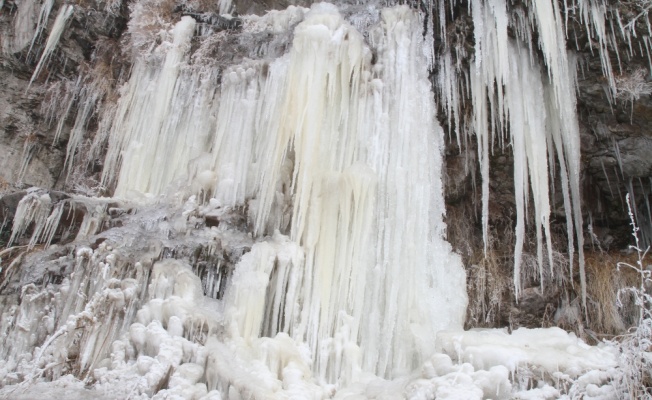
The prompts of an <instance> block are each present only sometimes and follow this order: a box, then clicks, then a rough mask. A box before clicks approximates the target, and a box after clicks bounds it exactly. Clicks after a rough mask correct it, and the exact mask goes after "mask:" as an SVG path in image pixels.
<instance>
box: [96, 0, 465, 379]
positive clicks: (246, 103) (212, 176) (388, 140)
mask: <svg viewBox="0 0 652 400" xmlns="http://www.w3.org/2000/svg"><path fill="white" fill-rule="evenodd" d="M290 12H295V13H296V12H297V9H293V10H290V11H288V12H287V13H290ZM301 12H306V11H301ZM269 18H272V17H269ZM192 24H193V22H192V20H191V19H189V18H184V19H183V20H182V21H181V22H179V23H178V24H177V26H176V27H175V28H174V43H172V44H168V43H165V44H164V45H162V46H160V47H159V49H157V50H156V52H162V55H161V56H160V59H164V60H165V61H164V62H163V61H161V62H160V63H159V64H156V63H152V62H149V63H146V62H144V61H138V62H137V63H136V66H135V67H134V70H133V73H132V78H131V80H130V81H129V83H128V84H127V86H125V88H124V89H123V97H122V99H121V100H120V103H119V106H118V112H117V116H116V119H115V123H114V126H113V128H112V133H111V137H110V145H109V153H108V156H107V161H106V167H105V170H104V179H105V181H106V182H111V181H113V180H114V179H115V180H116V181H117V185H116V195H117V196H126V197H131V198H133V197H134V196H135V197H139V196H140V194H145V193H148V194H150V195H155V196H158V195H160V194H163V193H167V192H169V191H171V190H178V189H179V188H181V187H182V186H180V185H182V184H183V182H186V184H187V183H190V186H191V187H190V188H188V189H189V190H190V192H189V193H188V194H190V193H196V194H200V195H201V196H204V197H208V196H210V197H212V198H213V199H214V200H212V203H211V204H219V205H223V206H236V205H242V204H245V203H246V202H248V204H249V207H250V214H251V217H252V220H253V221H255V223H254V225H255V226H254V229H255V232H256V233H257V234H258V235H259V237H260V239H259V241H258V243H256V244H255V245H254V247H253V249H252V251H251V253H249V254H247V255H246V256H245V257H243V259H242V261H241V262H240V263H239V264H238V265H237V266H236V270H235V272H234V276H233V281H232V283H231V286H230V287H229V289H227V293H226V295H225V300H224V306H225V312H226V315H227V320H230V321H232V322H231V323H230V324H229V332H230V335H231V337H232V338H233V340H236V339H237V338H241V339H242V340H245V341H246V342H247V343H249V344H250V345H252V346H254V347H255V346H256V345H255V343H258V342H259V341H260V340H262V339H260V336H261V335H262V336H268V337H274V336H276V335H277V334H283V335H289V337H291V338H292V339H294V340H295V341H296V342H297V343H305V344H307V346H308V348H309V351H310V359H311V360H312V364H313V365H312V369H313V371H314V373H315V374H316V378H317V379H318V380H319V381H320V382H324V383H326V382H331V383H339V384H347V383H350V382H352V380H353V379H354V378H355V377H357V376H358V375H359V374H360V373H361V371H367V372H373V373H375V374H377V375H380V376H386V377H392V376H398V375H401V374H403V373H407V372H409V371H411V370H413V369H415V368H417V367H418V366H419V365H421V363H422V362H423V357H424V356H426V355H428V354H431V353H432V352H433V351H434V350H435V349H434V340H432V338H433V337H434V334H435V333H436V332H437V331H440V330H442V329H459V328H461V327H462V324H463V321H464V313H465V307H466V295H465V292H466V291H465V276H464V270H463V267H462V265H461V261H460V259H459V257H458V256H457V255H455V254H454V253H452V251H451V248H450V245H449V244H448V243H447V242H446V241H445V240H444V239H443V235H444V231H445V225H444V223H443V214H444V212H445V210H444V202H443V195H442V190H443V188H442V183H441V166H442V157H441V151H442V141H443V137H442V136H443V133H442V130H441V128H440V127H439V125H438V124H437V122H436V120H435V107H434V103H433V100H432V92H431V89H430V88H431V86H430V82H429V80H428V75H427V70H426V67H427V66H428V65H430V60H428V59H427V58H426V56H425V55H424V54H429V52H428V51H426V50H427V49H426V47H425V44H424V41H423V37H422V36H421V27H422V22H421V20H420V18H419V17H418V15H417V14H415V13H414V12H413V11H412V10H410V9H409V8H407V7H397V8H392V9H386V10H383V11H382V16H381V21H380V23H379V24H378V25H377V26H373V27H371V28H370V30H369V32H367V35H368V37H369V45H368V44H366V43H365V41H364V39H363V36H362V34H361V33H360V32H358V31H357V30H356V29H355V28H353V27H352V26H351V25H350V24H349V23H347V22H346V21H345V20H344V19H343V18H342V16H341V15H340V14H339V12H338V10H337V9H336V8H335V7H334V6H330V5H326V4H321V5H317V6H314V7H313V9H312V10H310V11H309V12H306V14H305V18H304V20H303V22H301V23H300V24H299V25H298V26H297V27H296V28H295V30H294V41H293V43H292V48H291V50H290V52H289V54H286V55H285V56H282V57H280V58H278V59H276V60H274V61H272V62H263V61H245V62H244V63H243V64H241V65H237V66H233V67H230V68H228V69H227V70H226V71H224V72H223V73H222V74H221V84H218V80H217V79H216V76H217V74H216V73H215V72H212V71H211V70H210V69H207V68H202V67H198V66H194V65H192V66H191V65H189V66H187V67H184V62H185V61H184V58H185V57H186V56H184V54H185V52H186V51H187V48H188V47H187V45H186V44H185V43H188V40H189V38H190V36H191V35H192ZM369 46H371V47H373V48H374V49H375V50H376V51H377V54H378V57H377V61H376V62H375V64H372V63H371V59H372V56H371V50H370V47H369ZM163 54H165V55H163ZM149 88H152V89H149ZM118 167H119V171H120V172H119V175H117V176H114V175H113V174H115V172H114V171H116V170H117V169H118ZM116 178H117V179H116ZM139 193H140V194H139ZM275 230H280V232H282V233H286V234H287V235H288V236H289V238H287V237H285V236H283V235H281V234H279V233H276V234H275V235H274V236H273V238H270V237H263V235H264V234H265V233H267V234H272V233H274V231H275ZM238 340H240V339H238ZM215 368H217V367H215Z"/></svg>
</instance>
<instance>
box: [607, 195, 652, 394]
mask: <svg viewBox="0 0 652 400" xmlns="http://www.w3.org/2000/svg"><path fill="white" fill-rule="evenodd" d="M627 204H628V207H629V217H630V220H631V221H632V222H631V225H632V235H633V236H634V240H635V245H633V246H631V249H632V250H634V251H636V253H637V255H638V260H637V261H636V264H635V265H634V264H630V263H625V262H619V263H618V269H622V268H631V269H633V270H634V271H636V272H637V273H638V275H639V278H640V279H639V286H638V287H628V288H624V289H621V290H620V291H619V293H618V305H619V306H621V305H622V303H623V301H622V300H623V299H624V297H630V298H631V299H632V300H633V302H634V304H636V306H637V307H638V310H639V316H638V324H637V325H636V326H634V327H632V328H631V329H630V330H629V331H628V332H627V333H626V334H624V335H622V336H621V337H618V338H616V339H615V340H613V341H611V342H610V343H611V344H613V345H615V346H616V347H617V348H618V350H619V353H620V357H619V359H618V367H619V371H618V373H617V374H616V377H615V382H614V386H616V388H617V390H618V392H619V394H620V396H621V397H622V398H630V399H652V296H651V295H650V290H649V289H650V287H652V277H651V274H652V271H651V270H650V269H649V266H645V265H644V263H643V261H644V259H645V256H646V255H647V251H648V250H649V248H647V249H645V250H643V249H641V248H640V246H639V239H638V230H639V228H638V227H637V226H636V222H635V220H634V215H633V212H632V208H631V205H630V202H629V194H628V195H627Z"/></svg>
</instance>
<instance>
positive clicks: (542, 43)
mask: <svg viewBox="0 0 652 400" xmlns="http://www.w3.org/2000/svg"><path fill="white" fill-rule="evenodd" d="M553 3H554V2H548V1H544V2H536V4H535V7H534V16H535V21H536V24H535V26H536V28H537V32H538V37H539V47H540V48H541V50H542V52H543V54H544V63H543V67H544V68H545V71H547V74H546V73H545V72H544V73H541V72H540V71H539V69H540V67H539V65H538V64H539V62H538V61H537V60H536V59H535V58H533V54H532V48H533V46H532V43H531V42H530V41H531V40H532V36H533V35H532V33H531V32H530V30H531V29H532V27H530V26H529V25H528V24H527V23H525V22H523V21H519V20H518V19H517V20H516V21H513V20H511V19H509V18H508V15H507V5H506V4H505V2H503V1H501V0H491V1H480V0H478V1H474V2H473V3H472V5H471V7H472V15H473V21H474V32H475V38H476V53H475V57H474V61H473V66H472V68H471V93H472V101H473V120H472V123H473V132H474V133H475V135H476V137H477V142H478V159H479V162H480V171H481V173H482V203H483V204H482V224H483V236H484V240H485V249H486V246H487V240H488V222H489V221H488V212H489V208H488V204H489V154H490V153H491V151H492V148H493V146H495V145H496V144H499V145H500V146H502V147H504V146H505V145H506V144H509V145H510V146H511V147H512V148H513V154H514V193H515V198H516V208H517V217H516V219H517V223H516V242H515V250H514V286H515V291H516V296H517V297H518V295H519V292H520V290H521V282H520V275H521V271H520V268H521V256H522V251H523V245H524V237H525V221H526V214H527V212H528V200H529V199H530V190H531V193H532V199H533V200H534V214H535V219H534V224H535V228H536V233H537V260H538V264H539V268H542V266H543V265H544V260H543V253H544V245H543V241H544V238H545V249H547V255H548V257H547V258H548V264H549V265H550V266H551V268H552V263H553V261H552V244H551V237H550V221H549V220H550V194H549V189H548V187H549V185H550V181H551V173H550V172H549V171H551V170H553V171H554V169H555V159H554V157H553V154H555V153H556V155H557V162H558V164H559V168H560V171H561V172H560V175H561V181H562V185H561V186H562V191H563V197H564V205H565V210H566V217H567V226H568V237H569V239H568V241H569V243H568V252H569V258H570V259H571V260H573V254H574V246H575V240H574V238H575V237H576V238H577V246H578V251H579V266H580V276H581V287H582V293H583V295H582V297H583V303H584V304H585V301H586V299H585V297H586V289H585V278H584V256H583V239H582V238H583V232H582V215H581V209H580V182H579V179H580V176H579V174H580V171H579V168H580V166H579V155H580V148H579V126H578V120H577V115H576V111H575V85H576V82H575V64H574V62H573V58H572V57H571V56H569V55H568V54H567V53H566V46H565V38H564V32H563V24H562V21H561V14H560V11H559V10H558V9H557V5H556V3H554V4H553ZM518 22H521V23H520V25H519V26H518V29H516V32H517V33H518V35H517V38H515V39H513V38H509V37H508V34H507V31H508V27H509V26H510V24H513V23H518ZM444 74H445V71H444ZM440 79H441V78H440ZM449 97H450V95H449ZM540 99H549V101H547V102H545V108H543V109H542V108H541V104H540V103H539V102H538V100H540ZM487 100H488V101H487ZM449 108H450V106H449ZM505 135H508V136H507V137H506V139H507V142H505V141H504V140H505V139H504V138H505ZM573 226H574V227H575V229H574V230H573ZM572 265H573V263H572V262H571V266H572ZM571 275H572V270H571ZM540 276H541V277H542V278H543V273H542V272H541V271H540ZM541 284H542V285H544V282H543V279H541Z"/></svg>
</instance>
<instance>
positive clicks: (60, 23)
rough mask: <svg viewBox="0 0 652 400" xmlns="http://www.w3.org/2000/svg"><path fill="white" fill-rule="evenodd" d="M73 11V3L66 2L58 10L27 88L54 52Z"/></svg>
mask: <svg viewBox="0 0 652 400" xmlns="http://www.w3.org/2000/svg"><path fill="white" fill-rule="evenodd" d="M73 11H75V7H74V6H73V5H66V4H64V5H63V6H62V7H61V9H60V10H59V14H57V18H56V19H55V20H54V25H52V30H51V31H50V36H48V40H47V42H46V43H45V49H43V54H41V58H40V59H39V61H38V64H36V68H35V69H34V73H33V74H32V77H31V78H30V80H29V85H28V89H29V86H31V85H32V83H33V82H34V79H36V78H37V77H38V75H39V74H40V73H41V69H42V68H44V67H45V66H46V64H47V63H48V61H49V60H50V56H51V55H52V52H54V49H55V48H56V47H57V44H59V39H60V38H61V34H62V33H63V30H64V29H65V28H66V23H67V22H68V18H70V16H71V15H72V13H73Z"/></svg>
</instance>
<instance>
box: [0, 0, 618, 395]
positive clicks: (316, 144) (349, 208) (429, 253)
mask: <svg viewBox="0 0 652 400" xmlns="http://www.w3.org/2000/svg"><path fill="white" fill-rule="evenodd" d="M141 3H143V4H141ZM145 3H146V2H145V1H143V2H137V4H135V5H134V6H133V9H132V21H130V30H131V31H130V33H131V35H132V36H131V40H132V44H133V45H134V50H135V51H134V57H135V59H134V62H133V67H132V70H131V75H130V78H129V80H128V81H127V82H126V83H125V84H124V86H122V87H121V88H120V93H119V100H117V103H116V104H115V105H113V106H107V108H106V109H105V111H104V114H103V115H101V116H100V117H101V121H100V122H99V125H100V128H99V132H98V134H97V135H96V137H95V143H93V144H92V145H91V153H92V154H94V155H97V154H99V152H100V151H99V150H98V149H101V148H102V147H103V146H104V145H105V144H106V146H107V154H106V158H105V160H104V169H103V172H102V184H103V185H104V186H106V187H109V188H115V190H114V192H113V197H112V198H85V197H81V196H79V197H74V198H67V199H65V200H60V201H53V199H52V197H51V194H48V193H47V192H45V191H40V190H37V189H30V190H29V191H28V193H27V194H26V196H25V197H24V198H23V199H22V200H21V201H20V203H19V205H18V207H17V210H16V215H15V217H14V223H13V228H12V232H11V238H10V242H11V243H13V242H15V241H17V240H18V239H19V238H21V237H23V236H24V235H25V234H26V233H27V232H30V230H31V235H32V236H31V238H30V240H29V242H28V245H27V248H28V249H32V248H34V247H35V246H36V245H38V244H42V245H43V251H42V252H34V253H30V252H28V251H27V250H28V249H23V248H22V247H20V246H16V247H14V248H11V249H8V250H5V251H3V252H2V253H0V256H3V255H5V256H7V257H13V258H11V259H12V262H11V263H10V264H9V265H8V266H5V265H4V264H2V268H3V269H4V281H3V282H0V288H2V287H4V285H6V284H7V282H8V280H9V278H11V277H13V276H20V279H19V281H20V282H38V285H37V284H35V283H30V284H27V285H23V286H22V287H21V288H20V290H16V291H15V293H12V294H11V295H8V296H5V297H3V298H2V301H3V304H0V306H1V307H0V310H1V312H2V317H1V319H0V331H1V332H2V337H3V339H2V346H1V347H0V355H1V356H2V357H0V382H2V384H4V385H7V386H6V387H5V388H3V389H2V392H0V393H1V394H2V395H7V396H13V397H15V398H21V396H25V397H27V398H29V396H32V395H34V393H38V392H39V391H40V390H53V391H54V392H53V393H65V394H66V395H67V396H68V398H71V397H72V398H75V397H76V398H84V397H88V396H105V397H107V398H143V399H144V398H161V399H163V398H184V399H277V398H278V399H288V398H297V399H308V398H311V399H321V398H383V396H387V397H391V396H394V397H407V398H415V399H428V398H467V399H471V398H511V397H513V396H520V397H521V398H555V397H559V396H560V395H561V392H560V391H559V390H558V389H556V388H555V387H553V386H552V385H553V384H554V381H555V380H556V381H560V380H566V381H567V382H569V383H568V384H567V386H568V387H570V388H571V389H569V390H568V391H566V392H565V393H569V392H572V390H576V391H577V393H582V394H588V395H590V396H596V397H597V396H598V395H600V394H601V393H602V394H604V395H605V396H606V395H609V394H610V393H611V394H613V393H614V390H615V389H614V388H613V387H611V386H610V385H609V380H610V379H612V378H613V375H610V372H609V371H611V370H612V369H613V368H614V366H615V364H616V363H617V361H616V358H617V355H615V354H614V353H613V352H610V350H609V349H603V348H600V347H589V346H586V345H585V344H584V343H583V342H581V341H580V340H579V339H577V338H575V337H574V336H573V335H572V334H568V333H565V332H563V331H561V330H558V329H548V330H525V329H523V330H518V331H515V332H513V333H512V335H511V336H510V335H507V334H506V333H505V332H502V331H486V332H478V331H470V332H463V331H462V327H463V322H464V315H465V309H466V305H467V299H466V282H465V273H464V268H463V266H462V263H461V259H460V257H459V256H458V255H456V254H455V253H454V252H453V251H452V250H451V247H450V245H449V244H448V243H447V242H446V241H445V239H444V235H445V229H446V226H445V224H444V222H443V217H444V213H445V209H444V201H443V187H442V180H441V175H442V171H441V169H442V154H441V153H442V146H443V137H444V132H443V130H442V128H441V127H440V126H439V124H438V122H437V120H436V106H435V102H434V97H433V93H432V91H431V82H430V80H429V68H431V67H433V66H435V65H437V66H438V68H439V70H440V75H439V79H438V85H439V86H438V88H437V89H438V94H439V97H440V98H441V101H442V103H443V104H442V108H444V109H445V110H446V111H447V112H448V121H449V125H453V126H454V127H455V129H456V132H457V134H458V137H457V140H458V142H461V141H462V140H465V141H466V140H467V139H468V138H466V137H463V134H464V135H466V134H474V135H475V136H476V138H477V142H478V157H479V161H480V164H481V172H482V175H483V178H484V179H483V188H482V197H483V203H484V205H483V225H484V230H485V235H487V224H488V195H489V186H488V185H489V183H488V173H489V171H488V168H489V154H490V152H491V151H492V147H493V146H495V145H496V144H500V145H507V144H509V145H511V146H512V148H513V152H514V163H515V168H514V170H515V175H514V181H515V188H516V189H515V193H516V203H517V212H518V215H517V227H516V251H515V274H514V276H515V282H514V284H515V287H516V290H517V293H518V290H519V289H520V282H519V277H520V273H519V265H520V254H521V251H522V246H523V240H524V239H523V238H524V232H525V218H526V215H527V213H526V211H527V202H528V201H530V199H532V201H533V203H534V204H533V205H534V214H535V219H534V221H535V222H534V224H535V228H536V232H537V241H538V245H539V253H538V264H539V266H541V265H544V251H545V253H546V255H547V258H548V259H549V263H550V264H552V246H551V242H550V234H549V229H550V228H549V217H550V194H549V192H548V191H549V189H548V188H549V185H550V180H551V177H550V175H551V173H550V172H549V171H550V170H554V168H555V167H554V164H555V163H558V168H559V175H560V178H561V181H562V190H563V196H564V202H565V205H566V213H567V214H566V215H567V220H568V226H569V231H568V236H569V252H570V253H571V259H572V258H573V255H572V252H573V248H574V245H575V244H574V242H573V240H574V237H576V239H577V242H578V243H577V245H578V248H579V252H580V257H579V259H580V269H581V270H582V274H583V261H582V254H581V251H582V234H581V229H582V219H581V218H582V216H581V212H580V210H579V132H578V128H577V118H576V115H575V103H574V88H575V80H574V79H575V78H574V68H575V66H574V64H573V57H572V56H570V55H568V54H567V53H566V45H565V37H564V32H563V29H562V27H563V24H562V13H561V10H559V9H557V3H556V2H549V1H538V2H535V3H533V11H532V14H531V15H530V16H528V17H527V18H525V17H523V18H522V19H518V18H516V19H512V17H511V16H509V15H508V14H507V8H506V7H507V6H506V3H505V2H504V1H502V0H487V1H481V0H473V1H472V2H471V11H472V17H473V21H474V25H475V37H476V49H475V51H476V52H475V58H474V60H473V65H472V67H471V71H470V72H469V74H468V75H467V76H466V77H464V74H460V71H461V67H460V65H454V63H453V58H452V57H451V55H450V53H449V54H444V56H443V57H441V58H440V59H437V60H436V59H434V58H433V53H432V52H433V50H432V49H433V43H432V42H431V40H433V38H432V34H433V32H434V22H433V20H432V15H430V16H429V17H430V19H429V20H424V15H421V14H420V13H418V12H416V11H414V10H412V9H410V8H408V7H407V6H396V7H390V8H384V9H382V10H380V9H376V7H375V6H370V7H358V8H356V7H351V8H350V9H348V10H347V12H346V13H345V12H343V10H340V9H338V7H336V6H334V5H330V4H324V3H320V4H316V5H313V6H312V7H311V9H304V8H298V7H289V8H288V9H287V10H285V11H273V12H269V13H267V14H266V15H264V16H262V17H254V16H246V17H242V19H243V21H242V24H243V30H244V31H245V32H246V33H247V34H250V35H251V37H255V35H257V34H264V35H269V36H270V37H273V38H280V39H279V40H281V41H282V40H290V39H289V38H291V43H286V44H288V45H289V46H288V47H287V49H286V46H276V45H275V43H274V41H273V40H272V41H271V42H268V43H266V44H265V46H263V47H261V48H253V49H250V50H251V52H250V53H249V54H248V57H243V58H242V59H237V58H234V59H232V60H230V61H229V62H225V63H220V62H218V61H215V60H213V59H212V57H211V51H212V49H213V47H212V46H214V45H215V44H216V43H219V41H220V40H224V36H225V35H224V33H223V32H216V33H215V32H212V31H211V30H210V29H203V28H202V27H200V26H198V25H199V24H200V22H198V21H197V20H196V19H195V18H193V17H192V16H189V15H186V16H183V17H180V20H178V21H177V22H176V23H175V24H174V25H173V26H172V25H164V26H163V27H162V29H159V30H156V32H155V34H152V33H151V32H150V31H147V30H145V29H142V31H139V29H141V28H142V27H143V26H145V25H146V24H147V23H149V22H146V21H145V18H147V15H146V13H147V12H148V11H147V10H148V8H147V7H148V6H147V5H146V4H145ZM431 5H432V4H431ZM439 5H440V6H441V7H439V8H438V9H439V10H440V11H441V10H442V9H443V7H444V2H443V1H442V2H439ZM149 6H151V4H150V5H149ZM219 6H220V10H221V12H222V13H223V14H225V13H227V12H229V11H230V9H231V7H232V5H231V2H230V1H220V3H219ZM42 7H43V8H42V10H41V14H40V16H39V17H38V18H36V17H34V15H36V12H37V11H36V10H37V7H36V4H35V3H33V2H30V1H24V2H21V3H20V8H19V13H18V16H17V18H19V17H20V18H21V19H29V18H32V19H33V20H34V21H38V23H37V28H36V31H35V32H34V31H29V32H28V31H27V30H26V28H24V27H21V28H20V29H16V31H17V33H18V36H17V37H16V38H15V39H14V42H13V43H9V42H8V41H6V42H5V41H3V46H5V47H4V48H6V47H7V46H14V47H16V46H18V47H20V46H22V48H24V47H26V46H27V44H29V43H32V44H33V43H34V40H35V39H34V38H35V37H36V36H37V35H39V34H40V32H41V30H42V29H43V28H42V24H43V23H44V21H46V20H47V16H48V15H49V12H50V9H51V8H52V3H51V2H50V1H47V0H46V1H45V2H44V3H43V5H42ZM587 7H588V6H587ZM591 7H592V8H591V10H594V11H592V12H594V13H595V12H597V11H595V10H598V9H597V8H595V7H593V6H591ZM585 9H588V8H582V10H585ZM73 11H74V6H73V5H63V6H61V8H60V9H59V14H58V16H57V18H56V20H55V21H54V25H53V27H52V28H51V31H50V36H49V38H48V39H47V42H46V44H45V48H44V49H43V52H42V55H41V57H40V61H39V63H38V65H37V67H36V70H35V72H34V75H33V77H32V81H34V80H35V79H37V78H38V75H39V73H40V70H41V69H42V68H43V67H44V65H45V63H46V62H47V60H48V58H49V57H50V56H51V54H52V51H53V50H54V48H55V46H56V45H57V42H58V40H59V38H60V35H61V33H62V32H63V30H64V29H65V26H66V23H67V20H68V18H70V16H71V15H72V14H73ZM150 11H151V10H150ZM441 12H442V14H443V11H441ZM598 17H599V16H593V17H591V18H592V21H593V22H592V25H591V26H592V27H593V29H594V30H595V32H596V34H597V35H599V37H600V38H603V37H604V35H605V33H604V29H603V28H604V27H603V26H602V25H600V23H599V22H600V19H599V18H598ZM224 18H227V19H229V20H231V19H232V17H231V16H224ZM442 18H443V17H442ZM587 18H588V17H587ZM140 19H143V20H140ZM154 20H156V18H154ZM535 25H536V29H537V32H538V34H539V36H538V37H539V43H538V46H539V48H540V49H541V51H542V54H543V59H544V60H543V63H540V62H539V61H538V60H537V59H536V57H535V56H534V50H533V49H534V46H536V44H533V43H532V39H531V38H532V29H534V28H533V27H534V26H535ZM424 26H425V30H426V31H427V32H429V33H428V34H427V35H426V36H427V38H426V39H424V35H423V31H424ZM510 27H512V28H515V31H516V32H517V34H516V36H517V37H516V38H509V37H508V34H507V33H508V29H509V28H510ZM163 28H164V29H163ZM30 40H31V42H30ZM148 40H149V41H150V42H148ZM19 42H20V43H19ZM600 43H601V44H600V49H601V51H606V46H605V45H604V43H603V42H600ZM12 48H13V47H12ZM605 71H607V72H609V71H610V70H606V69H605ZM81 82H82V78H80V80H79V81H77V82H76V83H70V85H71V89H70V93H73V94H70V98H69V99H68V100H69V101H66V102H64V104H63V105H60V106H59V108H57V107H54V106H53V108H52V110H51V113H50V118H51V119H53V120H55V119H56V116H55V115H62V116H63V118H65V117H66V116H68V115H69V113H70V109H71V107H73V104H74V102H75V101H77V102H78V104H79V106H78V107H79V109H78V110H77V115H76V118H75V122H74V126H73V128H72V130H71V132H70V135H69V139H68V144H67V146H68V147H67V149H66V153H67V156H66V169H67V171H66V173H67V174H69V173H70V171H71V168H72V165H73V164H74V160H73V157H74V155H75V151H76V150H77V149H78V147H79V146H80V144H81V142H82V138H83V136H84V134H85V129H86V124H87V122H88V120H89V118H90V116H91V115H92V114H93V113H94V112H95V111H94V110H95V108H96V107H99V106H98V105H99V104H100V103H101V100H100V99H101V97H102V94H103V93H102V90H103V89H102V88H100V87H99V86H92V85H90V86H88V87H87V88H84V89H81V88H80V86H81ZM465 85H467V86H468V90H470V94H471V100H472V103H473V104H472V106H473V110H474V114H473V120H472V121H471V123H470V124H468V126H465V122H464V121H463V116H462V112H461V107H462V105H461V102H462V99H464V98H465V95H461V94H460V91H463V90H465ZM541 99H544V102H545V104H544V107H543V108H544V110H543V111H542V106H541V102H540V101H541ZM57 113H60V114H57ZM62 129H64V127H63V123H61V124H60V125H59V126H58V127H57V129H56V135H55V141H56V140H58V139H59V138H60V136H61V135H62ZM507 135H509V136H507ZM554 154H556V156H557V159H556V161H555V158H554ZM530 190H531V192H532V196H530ZM79 214H81V215H82V216H80V215H79ZM65 219H68V222H67V224H68V225H69V226H71V225H75V226H76V228H77V229H76V237H75V239H74V240H72V241H71V244H68V245H53V246H51V242H52V240H53V237H54V236H55V235H57V234H60V235H63V233H61V229H60V225H61V226H62V225H64V224H63V223H62V221H63V220H65ZM71 221H73V222H71ZM573 223H574V227H575V230H576V231H575V232H574V231H573V229H574V228H573ZM544 241H545V246H544V244H543V243H544ZM17 254H18V255H17ZM0 260H1V259H0ZM19 265H22V266H23V267H22V268H20V269H19V268H18V266H19ZM16 274H18V275H16ZM38 274H41V275H42V277H40V278H38V279H37V278H35V276H36V275H38ZM582 276H583V275H582ZM62 277H63V278H62ZM582 279H583V278H582ZM582 285H584V283H583V282H582ZM544 353H545V355H546V357H541V355H542V354H544ZM527 373H530V374H534V375H527ZM515 377H518V378H519V379H521V382H520V383H519V382H518V381H517V379H516V378H515ZM42 381H51V383H49V384H42V383H40V382H42ZM81 381H83V382H84V383H85V384H86V385H87V387H84V386H83V385H80V382H81ZM37 382H39V384H35V383H37ZM39 385H41V386H39ZM42 385H45V388H46V389H43V387H44V386H42ZM530 385H538V386H537V387H534V388H533V387H530ZM591 385H593V386H591ZM601 391H602V392H601ZM90 393H92V394H90ZM596 393H597V394H596Z"/></svg>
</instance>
